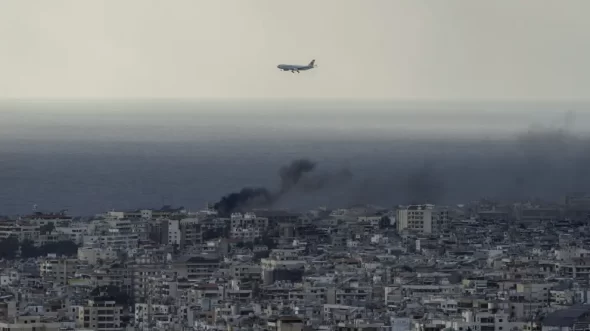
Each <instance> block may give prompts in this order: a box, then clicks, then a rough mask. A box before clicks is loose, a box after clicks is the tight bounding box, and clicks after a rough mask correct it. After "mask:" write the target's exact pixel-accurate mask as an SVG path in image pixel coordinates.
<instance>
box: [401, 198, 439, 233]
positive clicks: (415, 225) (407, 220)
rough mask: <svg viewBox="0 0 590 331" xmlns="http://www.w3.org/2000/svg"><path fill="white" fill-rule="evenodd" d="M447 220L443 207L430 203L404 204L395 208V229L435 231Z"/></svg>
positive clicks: (422, 231) (423, 231) (421, 231)
mask: <svg viewBox="0 0 590 331" xmlns="http://www.w3.org/2000/svg"><path fill="white" fill-rule="evenodd" d="M448 221H449V212H448V210H447V209H445V208H441V207H436V206H435V205H431V204H424V205H410V206H404V207H401V208H399V209H398V210H397V217H396V222H397V231H398V232H401V231H403V230H410V231H415V232H420V233H436V232H438V231H439V230H440V229H441V227H443V226H444V225H445V224H446V223H447V222H448Z"/></svg>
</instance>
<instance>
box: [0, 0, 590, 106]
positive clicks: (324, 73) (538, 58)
mask: <svg viewBox="0 0 590 331" xmlns="http://www.w3.org/2000/svg"><path fill="white" fill-rule="evenodd" d="M589 12H590V1H588V0H554V1H543V0H519V1H515V0H488V1H473V0H463V1H461V0H456V1H454V0H445V1H432V0H406V1H401V0H400V1H398V0H297V1H287V0H172V1H161V0H120V1H116V0H87V1H80V0H51V1H47V0H37V1H35V0H0V40H1V44H0V45H1V46H0V97H2V98H72V97H73V98H142V97H165V98H176V97H181V98H249V97H253V98H260V97H263V98H264V97H362V98H390V97H391V98H399V99H424V98H429V99H439V98H440V99H498V98H499V99H538V98H542V99H588V95H589V94H588V91H590V69H589V66H588V59H590V21H589V20H588V19H587V15H588V13H589ZM314 58H315V59H316V61H317V65H318V68H317V69H316V70H312V71H310V72H305V73H301V74H299V75H297V74H291V73H286V72H280V71H279V70H278V69H277V68H276V65H277V64H279V63H295V64H307V63H308V62H309V61H310V60H311V59H314Z"/></svg>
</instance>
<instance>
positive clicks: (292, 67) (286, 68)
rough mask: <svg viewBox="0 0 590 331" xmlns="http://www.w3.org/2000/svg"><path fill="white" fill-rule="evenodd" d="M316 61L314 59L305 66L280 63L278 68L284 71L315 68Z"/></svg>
mask: <svg viewBox="0 0 590 331" xmlns="http://www.w3.org/2000/svg"><path fill="white" fill-rule="evenodd" d="M314 63H315V60H312V61H311V62H310V63H309V64H308V65H305V66H302V65H295V64H279V65H278V66H277V68H279V69H281V70H283V71H291V72H299V71H305V70H309V69H313V68H314V67H315V65H314Z"/></svg>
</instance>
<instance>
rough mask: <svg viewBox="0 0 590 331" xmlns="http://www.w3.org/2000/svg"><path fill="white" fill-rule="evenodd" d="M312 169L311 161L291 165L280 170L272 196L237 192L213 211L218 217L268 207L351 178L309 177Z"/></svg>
mask: <svg viewBox="0 0 590 331" xmlns="http://www.w3.org/2000/svg"><path fill="white" fill-rule="evenodd" d="M315 169H316V163H315V162H313V161H311V160H308V159H298V160H295V161H292V162H291V163H290V164H288V165H286V166H283V167H281V168H280V169H279V178H280V186H279V188H278V190H276V191H275V192H272V191H270V190H269V189H267V188H264V187H259V188H243V189H242V190H240V191H239V192H234V193H230V194H228V195H226V196H224V197H222V198H221V200H219V202H217V203H216V204H215V205H214V208H215V210H217V212H218V213H219V214H222V215H229V214H231V213H233V212H238V211H243V210H245V209H249V208H263V207H271V206H273V205H274V204H276V203H277V202H278V201H279V200H280V199H281V198H283V197H284V196H285V195H286V194H288V193H290V192H292V191H294V190H295V189H301V191H302V192H314V191H318V190H321V189H323V188H325V187H327V186H329V185H333V184H335V183H338V182H341V181H345V180H348V179H350V178H351V177H352V173H351V172H350V171H349V170H347V169H344V170H342V171H339V172H336V173H330V172H324V173H318V174H314V175H310V174H311V173H312V172H313V171H314V170H315Z"/></svg>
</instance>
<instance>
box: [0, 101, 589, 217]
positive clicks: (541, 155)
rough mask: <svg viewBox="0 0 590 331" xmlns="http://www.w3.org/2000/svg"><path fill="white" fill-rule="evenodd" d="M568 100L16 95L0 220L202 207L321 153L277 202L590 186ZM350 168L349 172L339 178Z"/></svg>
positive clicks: (580, 130) (6, 112)
mask: <svg viewBox="0 0 590 331" xmlns="http://www.w3.org/2000/svg"><path fill="white" fill-rule="evenodd" d="M587 106H588V105H587V104H584V103H573V102H570V103H564V102H561V103H560V102H530V101H529V102H494V101H489V102H484V101H477V102H473V101H471V102H460V101H457V102H449V101H444V102H442V101H441V102H435V101H428V102H416V101H411V102H410V101H408V102H399V101H390V100H321V99H318V100H281V99H267V100H8V101H2V102H0V215H22V214H27V213H31V212H32V211H33V210H36V211H45V212H55V211H60V210H67V211H68V212H69V213H70V214H72V215H79V216H89V215H94V214H97V213H102V212H105V211H108V210H132V209H143V208H159V207H161V206H163V205H171V206H175V207H178V206H184V207H185V208H187V209H189V210H199V209H202V208H205V206H206V204H207V203H215V202H216V201H218V200H219V199H220V198H221V197H222V196H224V195H226V194H228V193H231V192H235V191H238V190H240V189H242V188H244V187H265V188H267V189H268V190H270V191H273V190H278V187H279V185H280V177H279V170H280V168H281V167H283V166H286V165H289V164H290V163H291V162H293V161H294V160H298V159H307V160H310V161H313V162H315V164H316V167H315V169H314V170H313V171H312V172H311V173H309V174H307V175H306V176H309V177H310V179H309V180H314V181H316V184H317V185H315V186H314V188H313V189H309V188H308V189H306V188H303V187H301V188H300V187H297V185H296V186H295V187H294V188H293V189H292V190H291V191H290V192H287V193H286V194H285V196H284V198H282V199H281V200H280V201H279V202H278V203H277V205H276V206H274V207H276V208H281V209H290V210H304V209H307V208H315V207H319V206H325V207H328V208H338V207H346V206H349V205H353V204H361V203H362V204H374V205H378V206H382V207H392V206H395V205H397V204H404V203H418V202H431V203H445V204H461V203H467V202H469V201H472V200H476V199H479V198H493V199H499V200H509V199H529V198H537V197H538V198H543V199H547V200H552V201H554V200H559V199H561V198H563V197H564V196H565V195H566V194H569V193H571V192H581V191H590V144H589V143H588V142H589V141H590V140H588V138H587V133H588V132H587V128H590V126H589V124H590V113H589V112H587ZM343 170H345V171H348V172H350V174H352V176H351V177H350V178H348V177H347V178H341V177H338V176H337V174H339V173H341V172H342V171H343Z"/></svg>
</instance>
